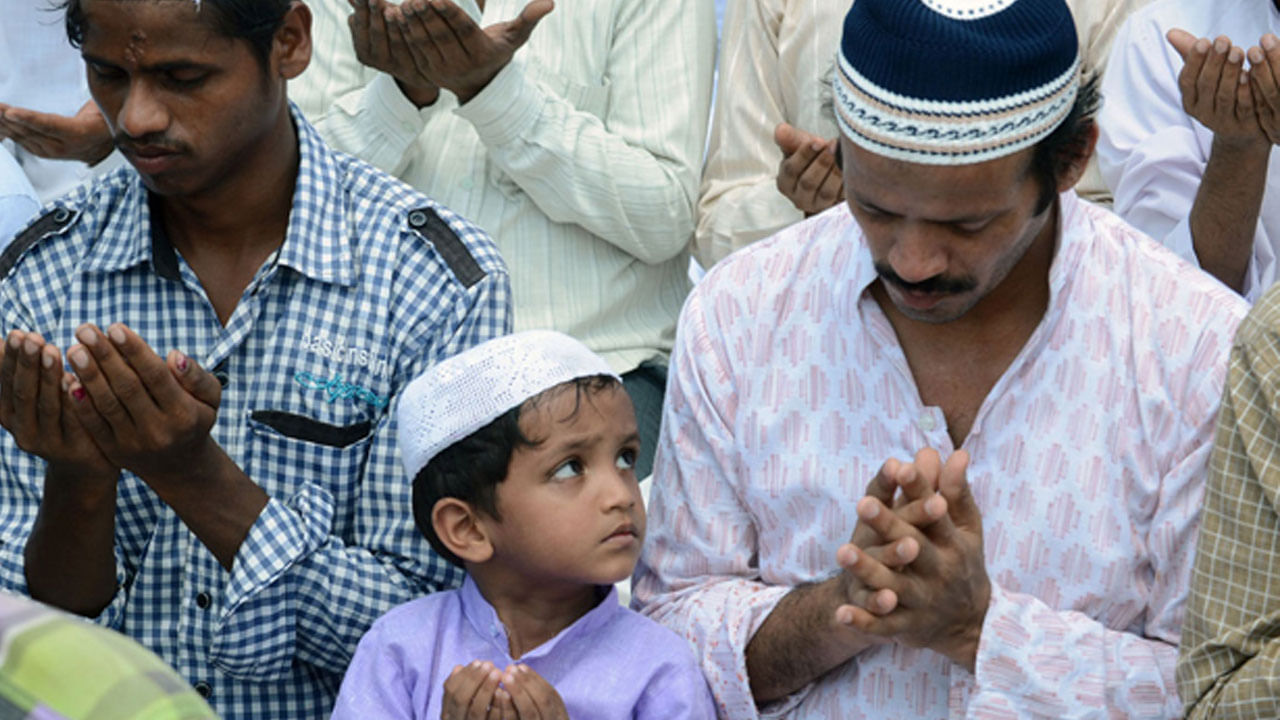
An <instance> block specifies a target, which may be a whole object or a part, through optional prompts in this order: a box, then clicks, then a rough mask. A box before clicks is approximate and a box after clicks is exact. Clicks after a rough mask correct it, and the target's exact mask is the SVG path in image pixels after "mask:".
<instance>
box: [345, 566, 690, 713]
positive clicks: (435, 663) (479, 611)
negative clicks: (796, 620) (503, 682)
mask: <svg viewBox="0 0 1280 720" xmlns="http://www.w3.org/2000/svg"><path fill="white" fill-rule="evenodd" d="M472 660H482V661H483V660H488V661H489V662H491V663H493V664H494V665H497V666H498V667H499V668H505V667H507V666H508V665H512V664H514V663H516V662H517V661H518V662H520V663H523V664H525V665H528V666H529V667H530V668H531V669H532V670H533V671H534V672H537V673H538V674H539V675H541V676H542V677H543V678H545V679H546V680H547V682H549V683H551V685H552V686H554V687H555V689H556V691H557V692H559V693H560V697H561V698H562V699H563V700H564V704H565V708H566V709H567V710H568V711H569V717H571V718H573V719H574V720H610V719H611V718H618V719H619V720H621V719H623V718H626V719H628V720H629V719H630V718H636V719H637V720H643V719H644V718H653V719H654V720H669V719H670V718H682V719H684V718H688V719H689V720H697V719H699V718H708V719H710V718H714V717H715V706H714V704H713V703H712V700H711V692H710V691H709V690H708V688H707V682H706V680H705V679H704V678H703V676H702V671H701V670H700V669H699V668H698V664H697V663H696V662H695V661H694V658H693V653H692V651H691V650H690V648H689V646H688V644H687V643H685V641H684V640H682V639H680V637H679V636H678V635H676V634H675V633H673V632H671V631H670V630H668V629H666V628H664V627H662V626H661V625H658V624H657V623H655V622H653V621H652V620H649V619H648V618H645V617H643V616H641V615H639V614H637V613H635V612H633V611H631V610H629V609H627V608H625V607H623V606H621V605H619V604H618V595H617V590H613V591H611V592H610V593H609V596H608V597H606V598H605V599H604V600H602V601H601V602H600V604H599V605H597V606H596V607H595V608H593V609H592V610H591V611H590V612H588V613H587V614H586V615H583V616H582V617H580V618H578V620H577V622H575V623H574V624H572V625H570V626H569V627H567V628H565V629H564V630H562V631H561V632H560V633H559V634H558V635H556V636H555V637H553V638H551V639H550V640H548V641H547V642H545V643H543V644H542V645H539V646H538V647H537V648H534V649H533V650H531V651H529V652H528V653H526V654H525V655H524V656H523V657H521V658H518V659H515V658H512V657H511V655H510V652H509V650H508V644H507V632H506V629H505V628H504V627H503V625H502V621H500V620H499V619H498V613H497V612H496V611H495V610H494V609H493V606H492V605H490V604H489V603H488V601H486V600H485V599H484V597H483V596H482V595H481V594H480V591H479V589H478V588H477V587H476V585H475V583H474V582H472V580H471V578H470V577H468V578H467V579H466V581H465V582H464V583H463V585H462V587H461V588H459V589H457V590H451V591H448V592H438V593H433V594H431V595H428V596H427V597H424V598H420V599H418V600H414V601H412V602H408V603H405V604H404V605H401V606H399V607H397V608H395V609H393V610H392V611H391V612H388V613H387V614H386V615H383V616H382V617H381V618H379V619H378V621H377V622H375V623H374V624H373V627H372V628H370V629H369V632H368V633H366V634H365V636H364V638H363V639H362V640H361V641H360V647H359V648H357V649H356V654H355V658H354V659H352V661H351V667H350V668H349V669H348V670H347V675H346V677H345V678H344V679H343V681H342V690H341V692H339V694H338V703H337V707H336V708H335V709H334V712H333V718H334V720H344V719H347V718H350V719H351V720H366V719H367V718H406V719H407V718H415V719H420V720H425V719H427V718H430V719H431V720H434V719H435V718H438V717H440V705H441V702H442V701H443V698H444V681H445V679H446V678H448V677H449V673H450V672H451V671H452V670H453V668H454V666H456V665H465V664H467V663H469V662H471V661H472Z"/></svg>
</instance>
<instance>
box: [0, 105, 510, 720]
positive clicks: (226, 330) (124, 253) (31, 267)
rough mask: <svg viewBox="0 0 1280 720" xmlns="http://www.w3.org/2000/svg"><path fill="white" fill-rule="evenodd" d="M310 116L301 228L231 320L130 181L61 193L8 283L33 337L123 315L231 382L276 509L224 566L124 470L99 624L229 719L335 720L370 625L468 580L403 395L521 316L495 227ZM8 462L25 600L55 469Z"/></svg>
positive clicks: (234, 427)
mask: <svg viewBox="0 0 1280 720" xmlns="http://www.w3.org/2000/svg"><path fill="white" fill-rule="evenodd" d="M293 118H294V123H295V125H296V126H297V129H298V136H299V149H300V153H301V162H300V166H299V170H298V180H297V185H296V189H295V191H294V198H293V210H292V212H291V214H290V217H289V227H288V232H287V235H286V237H285V241H284V243H283V245H282V246H281V248H280V250H279V252H278V253H276V255H275V256H273V257H272V258H271V259H270V260H268V261H267V262H266V263H265V264H264V265H263V267H262V268H261V269H259V271H258V273H257V275H256V276H255V277H254V279H253V281H252V282H251V283H250V285H249V287H248V288H247V289H246V290H245V292H244V295H243V296H242V298H241V299H240V302H239V305H238V306H237V307H236V309H235V312H234V314H233V315H232V316H231V318H230V320H229V321H228V322H227V325H226V326H225V327H223V325H222V324H221V323H220V322H219V321H218V317H217V315H216V314H215V312H214V309H213V306H212V305H211V304H210V303H209V300H208V298H207V296H206V294H205V292H204V290H203V288H202V287H201V285H200V282H199V280H198V279H197V278H196V276H195V273H194V272H192V270H191V268H190V267H189V266H188V265H187V264H186V263H185V262H184V261H183V260H182V258H181V257H180V256H179V255H178V254H177V253H176V252H175V251H174V249H173V247H172V246H171V245H170V244H169V243H168V242H167V240H166V239H165V238H164V235H163V232H162V231H161V230H160V228H157V227H156V226H154V225H153V224H152V217H153V215H152V212H151V209H150V207H149V204H148V203H149V200H148V193H147V192H146V190H145V188H144V187H143V185H142V183H141V180H140V179H139V177H138V175H137V173H136V172H134V171H133V169H132V168H124V169H122V170H121V171H118V172H116V173H114V174H112V175H108V176H107V177H105V178H103V179H102V180H101V181H99V182H97V183H96V184H94V185H92V186H91V187H89V188H86V189H84V190H81V191H78V192H77V193H75V194H73V195H70V196H68V197H67V198H65V199H63V200H60V201H57V202H56V203H55V205H54V208H55V209H53V210H51V211H50V212H49V213H47V214H46V218H49V217H54V218H55V220H58V221H59V222H57V223H55V226H56V228H57V229H56V230H53V231H50V232H48V233H47V234H46V235H45V236H44V237H42V238H41V239H40V240H38V241H37V242H35V243H34V244H31V245H30V247H29V248H27V249H26V250H25V252H23V254H22V255H21V256H20V259H19V260H18V261H17V262H16V265H14V266H13V268H12V270H11V271H10V272H9V273H8V274H7V275H5V276H4V277H3V279H0V312H3V322H4V328H3V330H4V331H5V332H7V330H8V329H11V328H20V329H24V330H36V331H39V332H40V333H42V334H43V335H44V336H45V337H46V338H50V339H52V341H53V342H54V343H56V344H57V345H58V347H60V348H62V349H63V350H65V349H66V348H67V347H69V346H70V345H71V344H74V340H73V338H72V333H73V332H74V330H75V328H76V327H78V326H79V325H80V324H81V323H86V322H91V323H96V324H98V325H99V326H100V327H106V326H107V325H108V324H110V323H112V322H117V321H119V322H124V323H126V324H128V325H129V326H130V327H132V328H134V329H135V330H137V331H138V333H139V334H140V335H141V337H142V338H143V339H145V340H147V341H148V342H149V343H150V344H151V346H152V347H153V348H154V349H155V350H156V351H157V352H159V353H161V354H163V353H165V352H168V350H170V349H171V348H176V349H179V350H182V351H184V352H186V353H187V354H188V355H190V356H191V357H193V358H195V359H197V360H198V361H200V363H201V364H202V366H203V367H205V368H208V369H212V370H215V371H216V373H217V374H218V375H219V377H220V379H225V380H226V384H225V389H224V391H223V395H222V405H221V409H220V411H219V413H218V420H217V424H216V425H215V427H214V428H213V435H214V438H215V439H216V440H217V442H218V443H219V444H220V445H221V446H222V448H223V449H224V450H226V452H227V453H228V454H229V455H230V456H231V457H232V458H234V459H235V461H236V462H237V464H239V466H240V467H241V468H242V469H243V470H244V471H245V472H246V473H247V474H248V475H249V477H251V478H253V480H254V481H255V482H257V483H258V484H259V485H260V486H262V488H263V489H264V490H265V491H266V492H267V494H268V495H269V496H270V497H271V500H270V502H269V503H268V504H267V506H266V508H265V509H264V510H263V511H262V514H261V516H259V517H258V519H257V520H256V522H255V523H254V525H253V527H252V529H251V530H250V531H249V534H248V537H247V538H246V539H245V541H244V544H243V545H242V546H241V547H240V550H239V553H238V554H237V555H236V557H235V561H234V564H233V567H232V569H231V571H230V572H227V571H226V570H224V569H223V568H222V567H221V566H220V565H219V564H218V561H217V560H216V559H215V558H214V556H213V554H212V553H210V552H209V550H208V549H206V548H205V546H204V545H203V544H202V543H201V542H200V540H199V539H197V538H196V537H195V535H194V534H192V533H191V532H190V531H189V530H188V529H187V527H186V526H185V525H184V524H183V523H182V521H181V520H180V519H179V518H178V516H177V515H176V514H175V513H174V512H173V511H172V510H171V509H170V508H169V507H168V506H166V505H165V504H164V503H163V502H161V501H160V499H159V498H158V497H157V496H156V495H155V493H153V492H152V491H151V490H150V489H149V488H148V487H147V486H146V485H145V484H144V483H143V482H142V481H141V480H139V479H138V478H137V477H136V476H133V475H132V474H130V473H124V474H123V475H122V476H121V478H120V481H119V490H118V501H117V506H116V525H115V537H116V540H115V556H116V577H117V580H118V583H119V584H118V587H119V589H118V591H117V592H116V595H115V598H114V599H113V600H112V601H111V604H110V605H109V606H108V607H107V608H106V609H105V610H104V611H103V612H102V614H101V616H100V617H99V621H100V622H102V623H103V624H105V625H108V626H110V627H113V628H116V629H119V630H121V631H123V632H125V633H127V634H129V635H131V636H133V637H134V638H136V639H137V640H138V641H139V642H141V643H142V644H143V645H145V646H147V647H149V648H151V649H152V650H154V651H155V652H157V653H158V654H159V655H160V656H161V657H163V658H164V659H165V660H166V661H167V662H168V663H170V664H171V665H173V667H174V668H176V669H177V670H178V672H179V673H180V674H181V675H182V676H183V677H185V678H187V679H188V680H189V681H190V682H192V683H193V684H195V685H196V687H197V690H200V691H201V693H202V694H207V695H208V698H209V702H210V704H211V705H213V707H214V709H215V710H217V711H218V712H219V713H220V714H221V715H222V716H223V717H224V718H228V719H232V720H234V719H235V718H247V719H252V720H269V719H271V718H282V719H287V720H299V719H301V718H326V717H328V715H329V712H330V710H331V708H332V704H333V700H334V697H335V695H336V693H337V690H338V686H339V683H340V681H341V678H342V673H343V671H344V669H345V668H346V666H347V663H348V661H349V660H350V658H351V655H352V653H353V652H354V651H355V648H356V644H357V643H358V641H359V640H360V637H361V635H362V634H363V633H364V631H365V630H366V629H367V628H368V627H369V626H370V625H371V624H372V623H373V621H374V620H375V619H376V618H377V617H379V616H380V615H381V614H382V613H383V612H385V611H386V610H388V609H390V608H392V607H393V606H395V605H398V604H400V603H402V602H405V601H407V600H410V599H412V598H414V597H417V596H420V595H422V594H423V593H427V592H431V591H434V590H437V589H440V588H446V587H454V586H456V585H458V584H459V583H460V582H461V573H460V572H459V571H458V570H457V569H455V568H454V567H453V566H451V565H450V564H449V563H447V562H444V561H442V560H441V559H440V558H439V557H437V556H436V555H435V554H434V553H432V551H431V550H430V547H429V546H428V545H427V543H426V541H425V540H423V539H422V538H421V536H420V535H419V534H418V532H417V531H416V530H415V528H414V524H413V516H412V509H411V491H412V488H411V484H410V483H409V482H408V481H407V480H406V478H405V477H404V471H403V469H402V467H401V465H400V458H399V455H398V451H397V449H396V442H395V434H396V423H395V403H396V399H397V397H398V394H399V392H400V390H401V389H402V388H403V387H404V386H405V385H406V384H407V383H408V382H409V381H410V380H411V379H412V378H413V377H414V376H416V375H417V374H419V373H420V372H422V371H423V369H425V368H426V367H428V366H430V365H431V364H433V363H435V362H436V361H438V360H440V359H441V358H443V357H446V356H449V355H452V354H454V353H456V352H458V351H460V350H463V349H465V348H467V347H469V346H472V345H475V344H477V343H479V342H481V341H484V340H487V339H489V338H492V337H495V336H498V335H501V334H504V333H506V332H509V329H510V323H511V319H510V311H509V294H510V288H509V283H508V277H507V272H506V268H505V266H504V265H503V263H502V260H501V258H500V257H499V255H498V251H497V249H496V248H495V246H494V245H493V243H492V242H491V241H490V239H489V238H488V237H487V236H486V235H485V234H484V233H483V232H482V231H481V230H479V229H477V228H476V227H475V226H473V225H471V224H469V223H467V222H466V221H465V220H463V219H461V218H459V217H458V216H456V215H454V214H452V213H450V212H449V211H448V210H446V209H444V208H442V207H440V206H438V205H436V204H435V203H433V202H432V201H431V200H429V199H428V198H426V197H424V196H423V195H421V194H419V193H417V192H415V191H414V190H412V189H411V188H409V187H408V186H406V185H404V184H402V183H400V182H398V181H396V180H395V179H393V178H390V177H388V176H387V175H384V174H382V173H381V172H379V171H377V170H374V169H373V168H371V167H369V166H367V165H365V164H363V163H361V162H360V161H357V160H355V159H353V158H351V157H348V156H345V155H341V154H338V153H335V152H333V151H331V150H329V149H328V148H327V147H325V145H324V144H323V142H322V141H321V140H320V138H319V136H318V135H317V134H316V133H315V131H314V130H313V129H312V128H311V127H310V126H309V125H308V124H307V123H306V121H305V120H303V119H302V116H301V115H300V114H298V113H297V112H296V111H295V112H294V113H293ZM59 210H61V211H65V212H59ZM68 213H70V214H68ZM37 222H41V221H37ZM44 222H53V221H49V220H45V221H44ZM27 236H28V237H31V236H32V234H28V235H27ZM22 237H23V235H19V239H21V238H22ZM14 249H15V250H16V249H18V248H17V247H16V246H15V248H14ZM10 259H11V258H10ZM0 262H2V261H0ZM0 270H2V268H0ZM0 461H2V462H3V466H2V467H0V507H2V508H3V509H4V510H3V513H0V585H2V586H4V587H7V588H10V589H13V590H16V591H19V592H24V593H25V592H26V581H25V577H24V573H23V547H24V545H25V542H26V539H27V536H28V535H29V533H30V531H31V526H32V522H33V521H34V519H35V516H36V511H37V507H38V505H39V502H40V492H41V483H42V478H43V476H44V463H43V462H42V461H41V460H39V459H38V458H34V457H31V456H29V455H26V454H24V453H23V452H21V451H20V450H18V448H17V446H16V445H15V444H14V442H13V439H12V437H11V436H9V435H8V434H7V433H3V432H0ZM209 502H218V499H217V498H214V497H211V498H209ZM424 632H429V629H424Z"/></svg>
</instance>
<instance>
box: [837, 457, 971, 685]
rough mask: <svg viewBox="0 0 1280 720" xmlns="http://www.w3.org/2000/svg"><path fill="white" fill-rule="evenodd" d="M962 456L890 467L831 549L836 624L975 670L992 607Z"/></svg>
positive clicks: (966, 461)
mask: <svg viewBox="0 0 1280 720" xmlns="http://www.w3.org/2000/svg"><path fill="white" fill-rule="evenodd" d="M968 464H969V456H968V453H966V452H965V451H963V450H959V451H957V452H955V453H953V454H952V455H951V457H949V458H947V461H946V464H943V463H942V462H941V459H940V458H939V456H938V453H937V452H935V451H934V450H931V449H925V450H922V451H920V452H919V453H918V454H917V455H916V458H915V461H914V462H910V463H903V462H899V461H897V460H889V461H888V462H886V463H885V464H884V467H883V468H881V470H880V473H879V474H878V475H877V476H876V478H875V479H874V480H872V481H871V484H870V485H869V486H868V487H867V496H866V497H864V498H862V499H861V500H860V501H859V502H858V525H857V527H856V528H855V530H854V532H853V537H852V538H851V539H850V541H849V543H847V544H845V545H842V546H841V547H840V548H839V550H838V551H837V552H836V560H837V562H838V563H839V565H840V567H841V569H842V571H841V574H840V575H839V576H838V584H839V587H840V591H841V592H840V595H841V599H842V603H841V604H840V605H839V606H838V607H837V608H836V610H835V619H836V621H837V622H839V623H840V624H842V625H845V626H848V627H852V628H855V629H857V630H859V631H861V632H862V633H864V634H866V635H870V636H873V637H875V638H878V639H881V640H883V641H889V642H899V643H902V644H904V645H908V646H911V647H920V648H928V649H931V650H934V651H936V652H938V653H940V654H942V655H944V656H946V657H948V658H950V659H951V660H952V661H954V662H956V663H957V664H959V665H961V666H962V667H965V668H967V669H968V670H969V671H971V672H972V671H973V668H974V661H975V659H976V657H977V651H978V642H979V640H980V638H981V634H982V624H983V621H984V620H985V618H986V613H987V607H988V605H989V604H990V600H991V582H990V580H989V579H988V577H987V571H986V559H985V557H984V556H983V551H982V516H981V513H980V512H979V510H978V507H977V505H976V503H975V502H974V499H973V495H972V493H971V492H970V490H969V485H968V482H967V480H966V477H965V473H966V471H967V469H968Z"/></svg>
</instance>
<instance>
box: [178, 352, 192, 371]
mask: <svg viewBox="0 0 1280 720" xmlns="http://www.w3.org/2000/svg"><path fill="white" fill-rule="evenodd" d="M190 366H191V361H190V360H189V359H188V358H187V356H186V355H184V354H182V353H179V354H178V372H186V371H187V368H188V367H190Z"/></svg>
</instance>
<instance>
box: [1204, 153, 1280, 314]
mask: <svg viewBox="0 0 1280 720" xmlns="http://www.w3.org/2000/svg"><path fill="white" fill-rule="evenodd" d="M1270 156H1271V145H1270V144H1269V143H1267V142H1265V141H1261V140H1260V141H1253V142H1247V143H1227V142H1222V141H1219V140H1217V139H1215V140H1214V141H1213V149H1212V151H1211V152H1210V154H1209V163H1208V165H1207V166H1206V167H1205V171H1204V175H1203V176H1202V177H1201V179H1200V189H1199V191H1197V193H1196V199H1195V204H1194V205H1192V207H1191V219H1190V225H1191V239H1192V244H1193V245H1194V247H1195V251H1196V257H1197V258H1198V259H1199V261H1200V267H1202V268H1204V269H1205V271H1206V272H1208V273H1210V274H1212V275H1213V276H1214V277H1216V278H1218V279H1219V280H1221V281H1222V282H1223V283H1225V284H1226V285H1227V286H1228V287H1230V288H1231V289H1232V290H1235V291H1236V292H1238V293H1239V292H1242V291H1243V290H1244V279H1245V274H1246V273H1247V272H1248V270H1249V261H1250V259H1251V258H1252V257H1253V235H1254V231H1255V230H1256V228H1257V225H1258V213H1259V212H1260V210H1261V208H1262V195H1263V192H1264V191H1265V190H1266V184H1267V161H1268V159H1269V158H1270Z"/></svg>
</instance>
